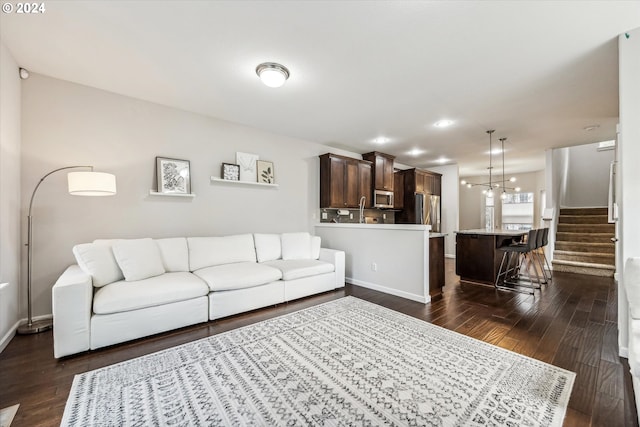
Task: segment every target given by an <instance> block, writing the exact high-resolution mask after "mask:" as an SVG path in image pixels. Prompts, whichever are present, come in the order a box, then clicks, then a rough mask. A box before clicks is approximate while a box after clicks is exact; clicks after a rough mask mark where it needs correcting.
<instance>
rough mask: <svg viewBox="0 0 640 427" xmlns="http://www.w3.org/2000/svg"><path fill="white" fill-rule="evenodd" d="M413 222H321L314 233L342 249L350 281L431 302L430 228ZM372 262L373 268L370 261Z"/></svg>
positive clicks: (327, 242) (332, 246) (347, 277)
mask: <svg viewBox="0 0 640 427" xmlns="http://www.w3.org/2000/svg"><path fill="white" fill-rule="evenodd" d="M424 228H425V226H421V225H416V224H398V225H368V224H365V225H363V224H322V225H319V226H316V227H315V234H316V235H318V236H320V237H322V241H323V242H325V243H326V244H327V247H329V248H335V249H340V250H343V251H344V252H345V276H346V280H347V282H349V283H353V284H355V285H360V286H363V287H365V288H369V289H375V290H377V291H380V292H385V293H388V294H391V295H397V296H400V297H402V298H408V299H411V300H414V301H419V302H424V303H427V302H430V301H431V297H430V296H429V232H428V230H425V229H424ZM374 263H375V265H376V266H375V269H374V268H373V264H374Z"/></svg>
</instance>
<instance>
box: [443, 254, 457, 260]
mask: <svg viewBox="0 0 640 427" xmlns="http://www.w3.org/2000/svg"><path fill="white" fill-rule="evenodd" d="M444 257H445V258H450V259H456V255H455V254H444Z"/></svg>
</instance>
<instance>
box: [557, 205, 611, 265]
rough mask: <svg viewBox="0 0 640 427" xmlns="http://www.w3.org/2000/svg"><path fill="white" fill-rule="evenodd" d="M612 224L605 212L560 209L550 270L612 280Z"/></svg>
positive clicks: (602, 210) (604, 210)
mask: <svg viewBox="0 0 640 427" xmlns="http://www.w3.org/2000/svg"><path fill="white" fill-rule="evenodd" d="M614 236H615V224H609V223H608V222H607V208H570V209H560V218H559V220H558V229H557V231H556V244H555V250H554V251H553V262H552V264H553V270H554V271H566V272H570V273H581V274H590V275H593V276H606V277H613V273H614V272H615V245H614V243H613V242H612V241H611V239H612V238H613V237H614Z"/></svg>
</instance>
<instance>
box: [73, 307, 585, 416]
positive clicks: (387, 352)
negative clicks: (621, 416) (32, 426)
mask: <svg viewBox="0 0 640 427" xmlns="http://www.w3.org/2000/svg"><path fill="white" fill-rule="evenodd" d="M574 379H575V374H574V373H573V372H569V371H566V370H563V369H560V368H557V367H555V366H551V365H549V364H546V363H543V362H540V361H537V360H534V359H531V358H528V357H524V356H521V355H519V354H516V353H513V352H510V351H507V350H504V349H501V348H499V347H495V346H492V345H490V344H487V343H484V342H481V341H478V340H475V339H472V338H469V337H466V336H464V335H461V334H458V333H456V332H452V331H449V330H446V329H443V328H440V327H438V326H434V325H431V324H429V323H426V322H423V321H421V320H417V319H415V318H412V317H409V316H406V315H404V314H401V313H397V312H395V311H392V310H389V309H386V308H384V307H380V306H378V305H375V304H371V303H368V302H365V301H362V300H359V299H357V298H353V297H346V298H342V299H339V300H336V301H332V302H329V303H326V304H323V305H319V306H315V307H312V308H309V309H306V310H302V311H298V312H295V313H292V314H288V315H284V316H281V317H278V318H274V319H271V320H267V321H264V322H260V323H257V324H255V325H250V326H247V327H244V328H241V329H236V330H233V331H230V332H226V333H223V334H220V335H215V336H212V337H209V338H205V339H202V340H198V341H195V342H192V343H188V344H185V345H181V346H179V347H175V348H171V349H168V350H164V351H161V352H158V353H154V354H151V355H148V356H144V357H140V358H137V359H132V360H129V361H126V362H122V363H119V364H116V365H112V366H108V367H105V368H102V369H97V370H95V371H90V372H86V373H84V374H81V375H77V376H76V377H75V378H74V381H73V386H72V389H71V392H70V395H69V400H68V401H67V405H66V408H65V411H64V417H63V420H62V425H63V426H169V425H170V426H238V425H255V426H258V425H259V426H307V425H318V426H339V425H340V426H354V425H358V426H378V425H413V426H494V425H495V426H560V425H562V420H563V419H564V415H565V411H566V407H567V403H568V400H569V395H570V394H571V388H572V386H573V381H574Z"/></svg>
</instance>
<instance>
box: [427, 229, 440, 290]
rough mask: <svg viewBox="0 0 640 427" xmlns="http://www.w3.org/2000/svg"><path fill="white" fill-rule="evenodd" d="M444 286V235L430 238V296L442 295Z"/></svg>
mask: <svg viewBox="0 0 640 427" xmlns="http://www.w3.org/2000/svg"><path fill="white" fill-rule="evenodd" d="M443 287H444V236H439V237H431V238H429V296H431V300H435V299H439V298H441V297H442V288H443Z"/></svg>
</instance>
